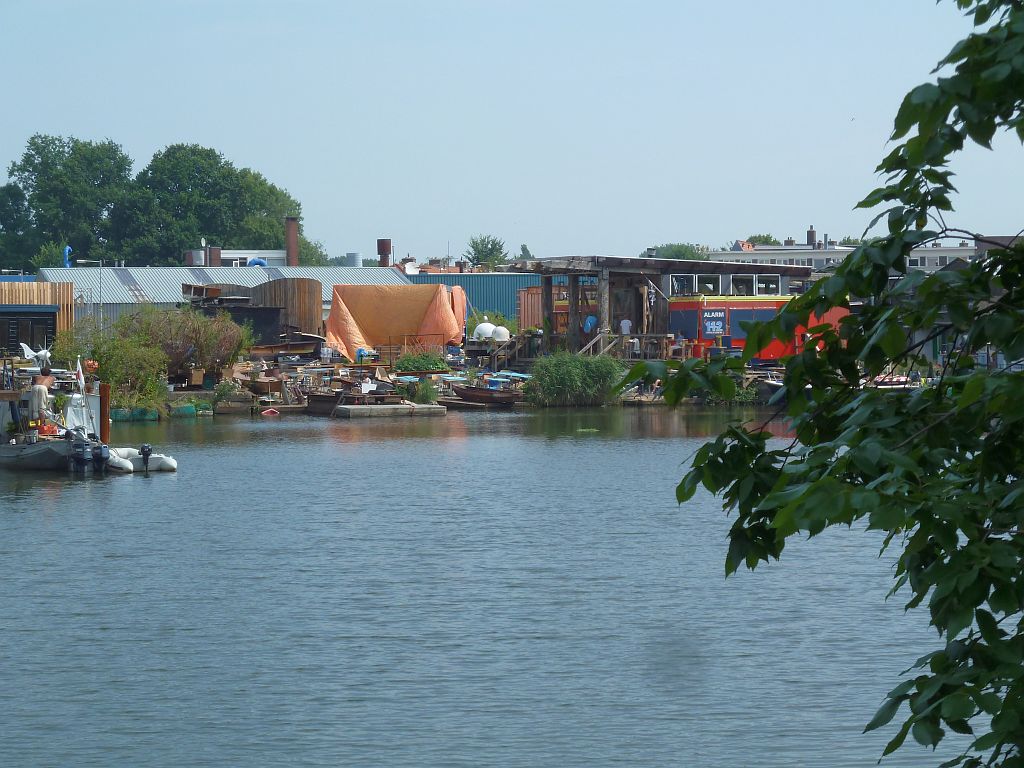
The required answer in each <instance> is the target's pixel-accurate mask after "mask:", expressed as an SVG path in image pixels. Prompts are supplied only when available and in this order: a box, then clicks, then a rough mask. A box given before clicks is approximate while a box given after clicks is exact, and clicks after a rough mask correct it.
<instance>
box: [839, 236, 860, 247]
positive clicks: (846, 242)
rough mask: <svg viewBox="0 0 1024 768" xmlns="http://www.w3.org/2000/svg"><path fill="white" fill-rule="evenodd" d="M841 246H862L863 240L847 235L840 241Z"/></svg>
mask: <svg viewBox="0 0 1024 768" xmlns="http://www.w3.org/2000/svg"><path fill="white" fill-rule="evenodd" d="M839 244H840V245H860V244H861V239H860V238H859V237H853V236H851V235H846V236H845V237H844V238H843V239H842V240H840V241H839Z"/></svg>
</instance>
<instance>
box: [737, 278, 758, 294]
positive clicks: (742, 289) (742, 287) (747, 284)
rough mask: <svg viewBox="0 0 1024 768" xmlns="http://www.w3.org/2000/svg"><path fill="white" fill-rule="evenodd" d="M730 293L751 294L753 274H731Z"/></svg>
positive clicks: (752, 292)
mask: <svg viewBox="0 0 1024 768" xmlns="http://www.w3.org/2000/svg"><path fill="white" fill-rule="evenodd" d="M732 295H733V296H753V295H754V276H753V275H733V276H732Z"/></svg>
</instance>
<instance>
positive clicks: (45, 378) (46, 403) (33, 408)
mask: <svg viewBox="0 0 1024 768" xmlns="http://www.w3.org/2000/svg"><path fill="white" fill-rule="evenodd" d="M56 383H57V380H56V379H55V378H54V377H53V372H52V371H51V370H50V369H49V368H40V369H39V373H37V374H36V375H35V376H33V377H32V395H31V398H30V401H29V413H30V414H32V416H31V418H33V419H39V420H40V421H42V420H45V419H46V411H48V410H49V408H50V387H52V386H53V385H54V384H56Z"/></svg>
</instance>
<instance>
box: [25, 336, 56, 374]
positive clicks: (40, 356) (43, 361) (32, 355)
mask: <svg viewBox="0 0 1024 768" xmlns="http://www.w3.org/2000/svg"><path fill="white" fill-rule="evenodd" d="M21 351H22V352H24V353H25V359H26V360H35V361H36V365H38V366H39V367H40V368H49V367H50V350H48V349H40V350H39V351H38V352H33V351H32V347H30V346H29V345H28V344H26V343H25V342H21Z"/></svg>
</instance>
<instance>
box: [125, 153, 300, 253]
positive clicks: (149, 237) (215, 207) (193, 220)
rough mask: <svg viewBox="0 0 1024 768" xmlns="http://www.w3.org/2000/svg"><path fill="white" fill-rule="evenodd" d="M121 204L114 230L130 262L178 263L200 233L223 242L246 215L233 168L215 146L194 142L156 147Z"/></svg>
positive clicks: (240, 190) (195, 243)
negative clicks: (151, 157) (120, 211)
mask: <svg viewBox="0 0 1024 768" xmlns="http://www.w3.org/2000/svg"><path fill="white" fill-rule="evenodd" d="M123 205H124V206H125V208H126V210H125V211H124V213H121V214H119V215H117V216H115V219H116V221H117V223H118V225H119V229H118V232H117V236H118V239H119V241H120V246H121V250H122V252H123V253H125V254H126V258H127V259H128V260H129V261H130V262H131V263H135V264H152V265H161V264H180V263H181V254H182V252H183V251H185V250H187V249H189V248H195V247H197V246H198V244H199V242H200V238H203V237H205V238H206V239H207V241H209V242H211V243H221V244H226V243H228V242H229V241H230V238H231V236H232V234H234V233H235V231H236V229H237V228H238V227H239V225H240V222H242V221H243V220H244V219H245V216H246V208H245V204H244V201H243V189H242V179H241V177H240V175H239V173H238V171H237V170H236V169H235V167H234V166H233V165H232V164H231V163H230V162H229V161H228V160H226V159H225V158H224V156H223V155H221V154H220V152H217V151H216V150H214V149H209V148H207V147H200V146H198V145H196V144H172V145H171V146H169V147H167V148H166V149H164V150H162V151H160V152H157V153H156V154H155V155H154V156H153V159H152V160H150V162H149V164H148V165H147V166H146V167H145V168H143V169H142V171H141V172H140V173H139V175H138V177H136V180H135V186H134V189H133V190H132V192H131V194H130V196H129V197H128V199H125V200H124V201H123ZM282 227H283V224H282Z"/></svg>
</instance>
